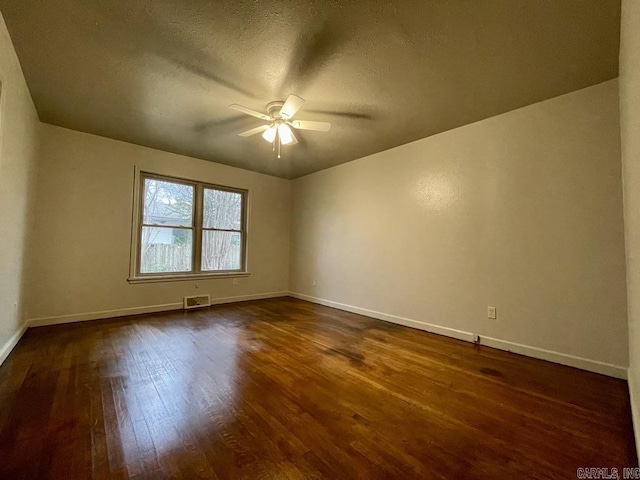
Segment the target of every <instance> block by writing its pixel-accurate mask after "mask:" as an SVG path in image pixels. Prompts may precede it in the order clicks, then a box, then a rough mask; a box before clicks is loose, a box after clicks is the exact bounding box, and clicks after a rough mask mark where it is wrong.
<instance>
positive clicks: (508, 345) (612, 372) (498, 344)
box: [289, 292, 627, 379]
mask: <svg viewBox="0 0 640 480" xmlns="http://www.w3.org/2000/svg"><path fill="white" fill-rule="evenodd" d="M289 295H290V296H291V297H294V298H299V299H300V300H306V301H308V302H312V303H317V304H320V305H325V306H327V307H333V308H337V309H339V310H345V311H347V312H352V313H358V314H360V315H365V316H367V317H373V318H377V319H378V320H385V321H387V322H392V323H397V324H399V325H404V326H406V327H412V328H417V329H419V330H424V331H426V332H431V333H437V334H439V335H445V336H447V337H453V338H457V339H459V340H464V341H467V342H473V341H474V340H475V337H476V334H474V333H471V332H465V331H461V330H455V329H453V328H448V327H443V326H440V325H433V324H431V323H426V322H421V321H419V320H414V319H410V318H405V317H399V316H397V315H391V314H388V313H382V312H376V311H374V310H368V309H366V308H361V307H354V306H353V305H347V304H344V303H339V302H333V301H331V300H325V299H323V298H317V297H312V296H310V295H304V294H302V293H297V292H289ZM480 337H481V342H480V343H481V344H482V345H486V346H489V347H493V348H497V349H499V350H505V351H508V352H513V353H518V354H520V355H526V356H527V357H532V358H538V359H540V360H547V361H550V362H554V363H559V364H561V365H567V366H570V367H575V368H580V369H582V370H587V371H590V372H595V373H601V374H603V375H608V376H610V377H615V378H621V379H626V378H627V368H626V367H620V366H617V365H612V364H609V363H604V362H599V361H597V360H590V359H588V358H582V357H575V356H573V355H567V354H565V353H560V352H554V351H551V350H544V349H542V348H537V347H530V346H528V345H522V344H519V343H514V342H509V341H506V340H500V339H497V338H490V337H484V336H482V335H481V336H480Z"/></svg>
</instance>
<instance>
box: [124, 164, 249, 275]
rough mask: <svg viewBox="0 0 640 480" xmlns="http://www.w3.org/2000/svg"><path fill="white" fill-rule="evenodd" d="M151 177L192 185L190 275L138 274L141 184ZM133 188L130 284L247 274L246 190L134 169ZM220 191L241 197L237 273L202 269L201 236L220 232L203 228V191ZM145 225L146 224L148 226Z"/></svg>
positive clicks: (141, 216)
mask: <svg viewBox="0 0 640 480" xmlns="http://www.w3.org/2000/svg"><path fill="white" fill-rule="evenodd" d="M148 178H152V179H156V180H161V181H167V182H173V183H181V184H183V185H190V186H193V192H194V198H193V200H194V204H193V225H192V227H185V229H190V230H191V231H192V232H193V233H192V235H193V237H192V238H193V240H192V245H193V252H192V256H191V262H192V267H191V268H192V270H191V271H189V272H160V273H141V272H140V254H141V252H140V248H141V244H140V239H141V232H142V227H143V226H145V224H144V223H143V214H144V212H143V210H144V201H143V199H142V196H143V195H144V182H145V180H146V179H148ZM134 179H135V180H134V188H133V191H134V193H133V218H132V229H131V258H130V262H129V265H130V267H129V278H128V281H129V282H130V283H151V282H170V281H180V280H198V279H205V278H235V277H246V276H249V275H250V273H249V271H248V269H247V257H248V251H247V245H248V241H247V240H248V238H247V236H248V228H247V226H248V217H249V213H248V211H249V190H246V189H242V188H235V187H228V186H223V185H216V184H213V183H208V182H202V181H199V180H191V179H186V178H179V177H175V176H172V175H164V174H161V173H154V172H148V171H141V170H139V169H138V168H137V167H136V168H135V172H134ZM205 189H213V190H222V191H226V192H233V193H239V194H241V195H242V213H241V215H242V224H241V228H240V230H233V231H237V232H239V233H240V234H241V237H242V245H241V247H240V253H241V258H240V264H241V266H240V268H239V269H237V270H219V271H209V270H204V271H203V270H202V236H203V234H204V231H205V230H220V229H214V228H204V227H203V209H204V190H205ZM147 226H148V225H147Z"/></svg>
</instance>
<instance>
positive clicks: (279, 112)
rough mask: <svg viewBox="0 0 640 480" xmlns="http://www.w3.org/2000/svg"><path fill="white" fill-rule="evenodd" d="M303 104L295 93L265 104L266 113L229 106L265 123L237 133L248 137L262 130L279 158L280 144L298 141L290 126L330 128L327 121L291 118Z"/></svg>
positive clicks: (302, 100) (320, 129)
mask: <svg viewBox="0 0 640 480" xmlns="http://www.w3.org/2000/svg"><path fill="white" fill-rule="evenodd" d="M302 105H304V99H303V98H300V97H298V96H297V95H289V97H288V98H287V100H286V101H285V102H271V103H269V104H268V105H267V112H268V113H266V114H265V113H260V112H257V111H255V110H251V109H250V108H247V107H243V106H242V105H238V104H235V103H234V104H232V105H229V108H233V109H234V110H237V111H239V112H242V113H246V114H247V115H252V116H254V117H257V118H260V119H262V120H264V121H265V122H268V123H267V124H266V125H261V126H259V127H256V128H252V129H251V130H247V131H246V132H242V133H239V134H238V135H240V136H241V137H250V136H251V135H255V134H256V133H261V132H262V138H264V139H265V140H266V141H267V142H269V143H271V144H272V145H273V150H274V151H275V150H276V146H277V149H278V158H280V146H281V145H295V144H296V143H298V140H297V139H296V136H295V135H294V134H293V130H291V127H293V128H294V129H297V130H314V131H317V132H328V131H329V129H330V128H331V124H330V123H329V122H312V121H309V120H293V116H294V115H295V114H296V113H297V112H298V110H300V108H302Z"/></svg>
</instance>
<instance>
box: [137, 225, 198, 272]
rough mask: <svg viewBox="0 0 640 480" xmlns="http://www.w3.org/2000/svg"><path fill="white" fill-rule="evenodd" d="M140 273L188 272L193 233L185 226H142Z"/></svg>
mask: <svg viewBox="0 0 640 480" xmlns="http://www.w3.org/2000/svg"><path fill="white" fill-rule="evenodd" d="M140 246H141V250H140V273H161V272H190V271H191V255H192V252H193V233H192V232H191V230H188V229H185V228H171V227H142V238H141V244H140Z"/></svg>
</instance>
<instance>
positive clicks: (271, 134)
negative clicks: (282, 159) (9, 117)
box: [262, 125, 278, 143]
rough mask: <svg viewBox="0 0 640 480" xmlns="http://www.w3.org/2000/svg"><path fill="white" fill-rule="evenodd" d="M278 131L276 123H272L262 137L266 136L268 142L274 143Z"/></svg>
mask: <svg viewBox="0 0 640 480" xmlns="http://www.w3.org/2000/svg"><path fill="white" fill-rule="evenodd" d="M277 131H278V129H277V128H276V126H275V125H271V126H270V127H269V128H267V129H266V130H265V131H264V133H263V134H262V138H264V139H265V140H266V141H267V142H269V143H273V141H274V140H275V139H276V132H277Z"/></svg>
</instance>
